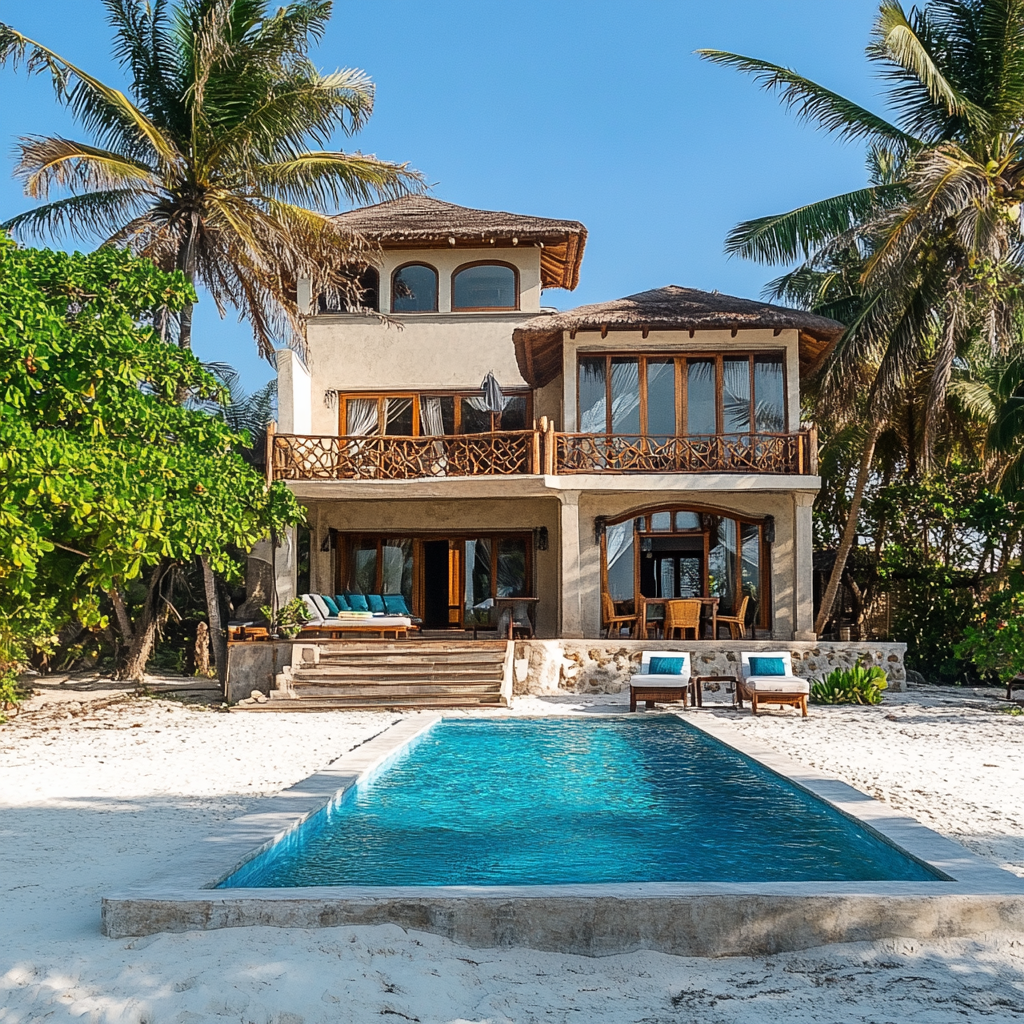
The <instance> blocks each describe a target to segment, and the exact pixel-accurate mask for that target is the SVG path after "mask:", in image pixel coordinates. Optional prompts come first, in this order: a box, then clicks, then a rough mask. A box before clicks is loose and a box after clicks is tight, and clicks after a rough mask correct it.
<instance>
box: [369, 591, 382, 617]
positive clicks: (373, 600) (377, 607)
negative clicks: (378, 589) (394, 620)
mask: <svg viewBox="0 0 1024 1024" xmlns="http://www.w3.org/2000/svg"><path fill="white" fill-rule="evenodd" d="M366 600H367V601H368V602H369V605H370V611H371V612H373V613H374V614H375V615H383V614H384V598H383V597H381V596H380V594H367V595H366Z"/></svg>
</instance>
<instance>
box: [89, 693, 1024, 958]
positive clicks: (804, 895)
mask: <svg viewBox="0 0 1024 1024" xmlns="http://www.w3.org/2000/svg"><path fill="white" fill-rule="evenodd" d="M444 717H445V716H444V715H442V714H417V715H413V716H410V717H406V718H403V719H401V720H399V721H398V722H396V723H394V724H393V725H391V726H390V727H388V728H387V729H385V730H384V731H383V732H381V733H378V734H377V735H376V736H374V737H372V738H371V739H369V740H367V741H366V742H364V743H363V744H362V745H360V746H358V747H356V748H354V749H353V750H350V751H348V752H347V753H345V754H343V755H341V756H340V757H339V758H337V759H336V760H335V761H333V762H332V763H331V764H329V765H328V766H327V767H325V768H324V769H322V770H320V771H318V772H315V773H314V774H312V775H310V776H308V777H307V778H305V779H303V780H302V781H301V782H298V783H296V784H295V785H294V786H291V787H289V788H288V789H286V790H283V791H282V792H281V793H278V794H276V795H275V796H272V797H268V798H267V799H265V800H263V801H261V802H260V804H259V807H258V808H257V809H256V810H255V811H253V812H251V813H249V814H245V815H242V816H240V817H238V818H235V819H233V820H232V821H229V822H227V823H225V824H224V825H223V826H221V827H220V828H219V830H218V831H217V833H215V834H213V835H211V836H208V837H206V838H205V839H203V840H201V841H200V842H198V843H196V844H194V845H193V846H192V847H190V848H188V849H187V850H186V851H185V852H184V853H183V854H182V855H180V856H179V857H177V858H175V859H174V860H173V861H172V862H171V864H170V865H169V866H168V867H167V868H166V869H165V870H163V871H162V872H161V873H160V875H159V876H158V877H157V878H154V879H153V880H152V881H151V882H149V883H147V884H144V885H140V886H135V887H132V888H131V889H128V890H125V891H123V892H119V893H115V894H111V895H109V896H105V897H104V898H103V902H102V930H103V932H104V934H106V935H108V936H110V937H111V938H125V937H129V936H139V935H148V934H153V933H155V932H161V931H191V930H206V929H213V928H225V927H245V926H250V925H269V926H275V927H301V928H315V927H333V926H339V925H355V924H382V923H394V924H398V925H400V926H402V927H405V928H411V929H416V930H422V931H428V932H434V933H438V934H442V935H445V936H447V937H449V938H451V939H453V940H455V941H458V942H461V943H463V944H465V945H469V946H475V947H477V948H482V947H493V946H530V947H533V948H538V949H549V950H557V951H560V952H574V953H583V954H587V955H607V954H610V953H618V952H628V951H632V950H635V949H644V948H647V949H658V950H661V951H663V952H669V953H678V954H681V955H694V956H715V955H730V954H758V953H765V954H766V953H772V952H781V951H784V950H791V949H803V948H807V947H810V946H816V945H823V944H826V943H830V942H852V941H864V940H870V939H879V938H896V937H907V938H917V939H927V938H942V937H950V936H965V935H975V934H983V933H986V932H992V931H1001V930H1005V929H1007V928H1011V927H1018V928H1019V926H1020V922H1021V920H1024V878H1019V877H1018V876H1016V875H1014V874H1012V873H1011V872H1009V871H1005V870H1003V869H1002V868H999V867H997V866H995V865H994V864H991V863H990V862H988V861H986V860H984V859H983V858H981V857H979V856H977V855H976V854H973V853H971V852H970V851H969V850H967V849H966V848H965V847H962V846H960V845H959V844H958V843H956V842H954V841H952V840H951V839H947V838H946V837H944V836H941V835H939V834H938V833H937V832H934V831H933V830H932V829H929V828H928V827H927V826H925V825H922V824H921V823H920V822H918V821H917V820H916V819H914V818H912V817H910V816H908V815H905V814H901V813H900V812H899V811H896V810H895V809H893V808H891V807H888V806H887V805H885V804H883V803H881V802H879V801H877V800H875V799H874V798H872V797H870V796H868V795H866V794H864V793H861V792H860V791H859V790H857V789H855V788H854V787H852V786H850V785H848V784H846V783H844V782H841V781H840V780H838V779H835V778H833V777H831V776H829V775H827V774H825V773H824V772H821V771H819V770H817V769H815V768H811V767H809V766H807V765H804V764H800V763H798V762H797V761H795V760H794V759H792V758H791V757H789V756H787V755H785V754H782V753H780V752H779V751H777V750H773V749H771V748H769V747H767V746H764V745H763V744H760V743H758V742H757V741H756V740H755V739H752V738H751V737H749V736H747V735H746V734H745V733H743V732H742V731H741V730H738V729H736V728H734V726H733V725H732V723H730V722H728V721H726V720H723V719H722V718H719V717H717V716H715V715H714V714H713V713H708V711H703V712H701V711H689V712H686V713H680V714H677V715H676V717H679V718H681V719H682V720H683V721H684V722H686V723H687V724H688V725H690V726H692V727H694V728H696V729H698V730H699V731H701V732H703V733H705V734H706V735H708V736H710V737H711V738H713V739H715V740H718V741H719V742H722V743H724V744H726V745H727V746H729V747H732V748H733V749H735V750H737V751H738V752H739V753H741V754H743V755H745V756H747V757H749V758H750V759H752V760H753V761H755V762H756V763H758V764H760V765H761V766H762V767H764V768H766V769H768V770H769V771H771V772H772V773H774V774H776V775H779V776H781V777H782V778H783V779H785V780H787V781H789V782H791V783H792V784H794V785H796V786H797V787H798V788H800V789H803V790H805V791H806V792H808V793H811V794H812V795H814V796H815V797H818V798H819V799H821V800H823V801H824V802H825V803H827V804H829V805H830V806H832V807H834V808H835V809H836V810H838V811H839V812H840V813H842V814H844V815H846V816H847V817H850V818H852V819H853V820H854V821H855V822H856V823H857V824H859V825H860V826H861V827H863V828H866V829H867V830H868V831H870V832H874V833H875V834H877V835H879V836H880V837H881V838H882V839H883V840H885V841H887V842H889V843H891V844H892V845H894V846H896V847H898V848H899V849H901V850H903V851H904V852H906V853H908V854H909V855H910V856H911V857H913V858H915V859H917V860H919V861H923V862H924V863H925V864H928V865H930V866H932V867H933V868H935V869H936V870H938V871H939V872H940V873H941V874H943V875H945V876H947V878H948V880H936V881H928V882H922V881H867V882H750V883H734V882H635V883H630V882H622V883H598V884H579V885H576V884H574V885H528V886H311V887H290V888H281V889H268V888H262V889H255V888H254V889H250V888H231V889H215V888H213V886H215V885H217V884H218V883H219V882H220V881H222V880H223V879H225V878H227V877H228V876H229V875H231V874H232V873H233V872H234V871H236V870H237V869H238V868H239V867H240V866H241V865H242V864H243V863H245V862H247V861H248V860H251V859H252V858H253V857H255V856H257V855H258V854H259V853H260V852H262V851H263V850H265V849H266V848H267V847H268V846H270V845H272V844H273V843H275V842H277V841H278V840H279V839H280V838H281V837H282V836H284V835H285V834H286V833H288V832H289V831H291V830H292V829H294V828H295V827H297V826H298V825H300V824H301V823H302V822H303V821H305V820H306V819H307V818H309V817H311V816H312V815H314V814H316V813H317V812H318V811H319V810H321V809H322V808H323V807H325V806H326V805H327V804H329V803H330V802H331V801H333V800H335V799H336V798H338V797H339V796H341V795H342V794H343V793H344V792H345V791H347V790H348V789H349V788H351V787H352V786H354V785H356V784H357V783H358V782H359V780H360V779H362V778H364V777H366V776H367V775H369V774H371V773H372V772H374V771H377V770H379V769H380V768H381V767H382V766H383V765H384V764H385V763H386V762H387V761H388V760H390V759H391V758H392V757H394V756H395V755H396V754H397V753H399V752H400V751H401V750H402V749H404V748H405V747H406V746H407V745H408V744H409V743H411V742H412V741H413V740H414V739H416V737H418V736H420V735H422V734H423V733H424V732H426V731H427V730H428V729H430V728H431V727H432V726H434V725H435V724H436V723H437V722H439V721H441V720H442V719H443V718H444ZM466 717H472V716H467V715H465V714H462V715H459V716H458V720H465V718H466ZM488 717H490V716H488ZM504 717H516V718H537V717H552V716H547V715H515V714H514V713H513V714H510V715H507V716H503V718H504ZM587 717H591V716H589V715H588V716H587ZM594 717H596V716H594ZM601 717H605V716H601ZM607 717H621V716H620V715H617V714H613V715H609V716H607Z"/></svg>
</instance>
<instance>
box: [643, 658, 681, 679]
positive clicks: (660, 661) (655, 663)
mask: <svg viewBox="0 0 1024 1024" xmlns="http://www.w3.org/2000/svg"><path fill="white" fill-rule="evenodd" d="M685 664H686V659H685V658H651V662H650V665H649V666H648V669H647V671H648V672H650V674H651V675H652V676H681V675H682V674H683V666H684V665H685Z"/></svg>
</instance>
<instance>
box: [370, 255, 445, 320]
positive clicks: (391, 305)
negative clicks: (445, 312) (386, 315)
mask: <svg viewBox="0 0 1024 1024" xmlns="http://www.w3.org/2000/svg"><path fill="white" fill-rule="evenodd" d="M409 267H426V268H427V269H428V270H431V271H433V273H434V307H433V309H395V278H396V277H398V275H399V274H400V273H401V272H402V271H403V270H406V269H408V268H409ZM440 293H441V275H440V273H439V272H438V269H437V267H435V266H434V265H433V264H432V263H426V262H424V261H423V260H409V261H408V262H407V263H403V264H402V265H401V266H399V267H395V269H394V270H392V271H391V294H390V295H389V296H388V310H389V311H390V312H392V313H395V314H397V315H398V316H417V315H418V314H420V313H436V312H437V303H438V298H439V296H440ZM377 299H378V303H377V304H378V305H380V296H379V295H378V297H377Z"/></svg>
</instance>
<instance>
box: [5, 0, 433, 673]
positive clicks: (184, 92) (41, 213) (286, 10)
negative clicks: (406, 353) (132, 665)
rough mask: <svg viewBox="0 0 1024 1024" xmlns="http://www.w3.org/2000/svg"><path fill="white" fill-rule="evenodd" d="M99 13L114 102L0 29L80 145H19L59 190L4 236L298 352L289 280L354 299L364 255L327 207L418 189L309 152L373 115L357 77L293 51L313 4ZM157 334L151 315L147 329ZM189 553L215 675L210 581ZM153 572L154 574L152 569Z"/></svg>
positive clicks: (32, 191)
mask: <svg viewBox="0 0 1024 1024" xmlns="http://www.w3.org/2000/svg"><path fill="white" fill-rule="evenodd" d="M104 5H105V6H106V9H107V13H108V17H109V20H110V23H111V25H112V26H113V28H114V38H115V46H114V52H115V55H116V57H117V58H118V60H119V61H120V63H121V65H122V66H123V67H125V68H127V70H128V72H129V75H130V78H131V87H130V90H129V92H130V94H131V96H130V98H129V97H128V96H125V95H124V94H123V93H121V92H120V91H118V90H116V89H112V88H110V87H109V86H107V85H104V84H103V83H102V82H100V81H99V80H98V79H96V78H94V77H93V76H92V75H89V74H88V73H87V72H85V71H83V70H82V69H81V68H78V67H76V66H75V65H74V64H71V63H70V62H69V61H67V60H65V59H64V58H63V57H61V56H59V55H58V54H56V53H54V52H53V51H52V50H50V49H48V48H47V47H45V46H43V45H41V44H40V43H37V42H35V41H34V40H31V39H28V38H26V37H25V36H24V35H22V34H21V33H19V32H17V31H16V30H15V29H13V28H11V27H10V26H8V25H5V24H3V23H0V65H3V64H4V63H6V62H11V63H13V64H15V65H17V64H19V63H24V64H25V65H26V66H27V68H28V70H29V72H48V73H49V74H50V76H51V78H52V80H53V83H54V88H55V90H56V94H57V98H58V100H59V101H60V102H62V103H64V104H65V105H67V106H68V107H69V108H70V109H71V111H72V113H73V114H74V115H75V116H76V118H77V119H78V121H79V122H80V123H81V125H82V126H83V128H85V129H86V131H88V132H89V133H90V134H91V135H92V138H93V141H92V142H91V143H83V142H74V141H71V140H69V139H65V138H62V137H60V136H50V137H47V136H33V137H31V138H25V139H22V140H20V144H19V147H18V150H19V162H18V166H17V169H16V172H15V173H16V174H17V176H19V177H20V178H21V180H22V181H23V182H24V185H25V191H26V193H27V194H28V195H29V196H31V197H32V198H35V199H50V196H51V193H52V192H53V191H55V190H57V191H64V192H66V193H68V194H67V195H65V196H64V197H62V198H60V199H57V200H55V201H52V202H48V203H46V204H45V205H42V206H39V207H36V208H34V209H32V210H29V211H28V212H26V213H23V214H21V215H20V216H17V217H14V218H12V219H11V220H9V221H7V222H6V223H5V224H3V225H0V227H3V228H5V229H6V230H8V231H10V232H12V233H13V234H16V235H22V236H24V235H30V236H31V235H46V234H48V235H58V236H59V235H61V234H62V233H64V232H70V233H71V234H72V235H75V236H77V237H96V236H97V235H99V237H100V238H101V239H102V240H103V244H106V245H115V246H123V247H127V248H129V249H131V250H132V251H133V252H135V253H136V254H138V255H141V256H145V257H148V258H149V259H151V260H153V261H154V262H155V263H156V264H157V265H158V266H160V267H162V268H163V269H165V270H179V271H181V272H182V273H184V274H185V276H186V277H187V278H188V280H189V281H190V282H191V283H193V284H195V283H196V282H197V281H198V282H200V283H202V284H203V285H204V286H205V287H206V289H207V290H208V291H209V293H210V294H211V296H212V297H213V299H214V302H215V303H216V305H217V308H218V310H219V311H220V313H221V314H222V315H223V313H224V311H225V309H226V307H227V306H232V307H234V308H235V309H237V310H238V311H239V314H240V315H241V316H243V317H244V318H245V319H247V320H248V321H249V323H250V325H251V326H252V330H253V336H254V338H255V340H256V344H257V346H258V348H259V351H260V354H261V355H263V356H265V357H267V358H271V357H272V354H273V349H274V342H275V339H276V338H279V337H282V336H284V337H285V338H286V339H287V340H289V341H292V342H296V343H298V344H299V345H301V344H302V317H303V314H304V313H305V312H306V311H305V310H303V309H302V308H301V306H300V304H299V297H298V294H297V282H298V281H299V279H305V280H308V281H310V282H311V284H312V288H313V294H318V293H319V292H321V291H332V292H335V293H340V294H342V295H348V296H351V297H352V298H354V299H355V298H357V294H358V293H357V288H356V286H355V284H354V280H355V277H356V276H357V274H358V271H359V269H361V268H360V266H359V265H360V263H361V264H364V265H365V263H366V262H368V257H369V258H372V253H368V251H367V246H366V245H365V243H364V242H363V241H362V240H361V239H359V238H358V237H354V236H352V235H351V234H350V233H348V232H345V231H343V230H342V229H340V228H339V227H338V226H337V224H336V223H335V222H334V221H333V220H332V219H331V217H330V216H329V213H330V212H331V211H332V210H337V208H338V207H339V206H340V205H342V204H343V203H344V202H346V201H360V202H367V201H370V200H372V199H375V198H379V197H385V198H386V197H392V196H397V195H401V194H404V193H406V192H407V191H409V190H413V189H419V188H420V187H422V178H421V176H420V175H419V174H418V173H417V172H415V171H411V170H409V168H408V167H407V165H405V164H394V163H388V162H386V161H383V160H378V159H376V158H375V157H373V156H365V155H363V154H361V153H358V152H356V153H344V152H338V151H331V150H328V149H326V148H325V147H326V146H328V145H329V143H330V139H331V137H332V136H333V135H334V133H335V132H337V131H340V132H342V133H343V134H346V135H352V134H353V133H355V132H357V131H358V130H359V129H360V128H362V127H363V125H364V124H365V123H366V121H367V119H368V118H369V116H370V114H371V112H372V110H373V85H372V83H371V82H370V80H369V78H368V77H367V76H366V75H365V74H364V73H363V72H362V71H356V70H344V71H335V72H332V73H331V74H326V75H325V74H321V73H320V71H318V70H317V68H316V66H315V65H314V64H313V63H312V61H311V60H310V59H309V56H308V53H309V48H310V45H311V44H312V43H313V42H316V41H317V40H319V39H320V38H321V36H322V35H323V32H324V30H325V28H326V25H327V22H328V20H329V18H330V15H331V8H332V3H331V0H294V2H292V3H289V4H287V5H286V6H283V7H280V8H277V9H276V10H274V11H273V12H271V10H270V8H269V4H268V3H267V0H178V2H177V3H176V4H174V5H173V6H172V5H171V4H169V3H168V0H104ZM314 147H315V148H314ZM172 326H174V325H171V324H169V323H168V322H167V318H166V316H165V317H164V318H163V320H162V322H161V329H162V333H163V334H164V336H165V337H166V336H167V335H168V334H169V333H170V329H171V327H172ZM176 328H177V329H176V336H177V341H178V344H180V345H182V346H183V347H188V346H190V345H191V339H192V307H191V306H186V308H185V309H184V310H182V312H181V313H180V314H179V318H178V322H177V325H176ZM186 397H187V396H185V395H183V396H182V398H186ZM201 563H202V567H203V576H204V584H205V589H206V595H207V605H208V612H209V617H210V633H211V638H212V640H213V644H214V652H215V656H216V661H217V669H218V672H219V673H220V675H221V678H222V679H223V678H224V674H225V671H226V644H225V635H224V631H223V629H222V628H221V622H220V609H219V602H218V599H217V588H216V580H215V578H214V576H213V573H212V571H211V570H210V567H209V564H208V563H207V561H206V559H205V558H201ZM166 568H167V567H166V566H157V567H155V569H154V573H153V578H154V579H158V578H160V577H161V576H162V575H164V573H165V571H166ZM134 660H135V661H138V660H139V658H138V657H135V658H134ZM142 660H143V661H144V657H143V658H142Z"/></svg>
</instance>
